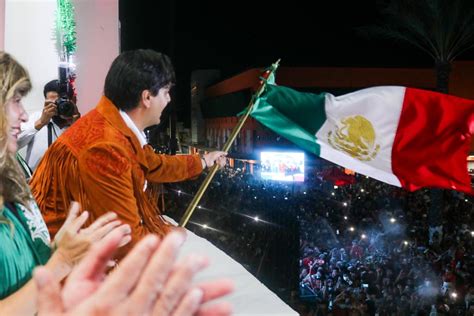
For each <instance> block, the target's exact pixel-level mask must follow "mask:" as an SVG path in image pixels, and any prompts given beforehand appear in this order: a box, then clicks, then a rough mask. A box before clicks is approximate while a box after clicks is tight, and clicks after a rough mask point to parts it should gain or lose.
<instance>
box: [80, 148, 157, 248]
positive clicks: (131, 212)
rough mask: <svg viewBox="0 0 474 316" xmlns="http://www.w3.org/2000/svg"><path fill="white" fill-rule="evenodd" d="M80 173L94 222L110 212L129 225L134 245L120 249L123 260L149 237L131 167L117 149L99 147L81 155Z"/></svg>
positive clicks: (126, 158)
mask: <svg viewBox="0 0 474 316" xmlns="http://www.w3.org/2000/svg"><path fill="white" fill-rule="evenodd" d="M78 164H79V171H80V174H81V178H82V179H83V185H84V188H83V190H84V192H85V193H86V194H85V196H86V203H85V205H84V209H85V210H88V211H89V212H90V215H91V220H95V219H97V218H98V217H99V216H100V215H102V214H105V213H107V212H115V213H117V215H118V219H119V220H120V221H122V223H124V224H129V225H130V228H131V229H132V241H131V242H130V243H129V244H128V245H127V246H125V247H122V248H121V249H120V253H119V255H118V257H123V256H124V255H125V254H126V253H127V252H128V250H129V249H131V247H133V245H134V244H135V243H136V242H138V241H139V240H140V239H141V238H142V237H143V236H144V235H146V234H147V233H149V231H148V230H147V228H146V227H145V226H144V225H143V221H142V220H141V217H140V211H139V209H138V205H137V201H136V199H135V196H134V188H133V185H134V184H133V179H132V170H131V168H132V164H131V162H130V160H129V158H128V157H127V155H126V154H125V152H124V151H123V150H122V149H121V148H120V147H118V146H115V145H111V144H100V145H97V146H95V147H92V148H90V149H89V150H87V151H86V152H85V153H84V154H82V155H81V157H80V159H79V161H78Z"/></svg>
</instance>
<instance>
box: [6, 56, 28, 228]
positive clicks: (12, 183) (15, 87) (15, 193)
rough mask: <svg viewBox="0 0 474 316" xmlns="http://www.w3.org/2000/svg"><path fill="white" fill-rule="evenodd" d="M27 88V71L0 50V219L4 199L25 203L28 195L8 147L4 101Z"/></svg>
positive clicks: (25, 91) (7, 124)
mask: <svg viewBox="0 0 474 316" xmlns="http://www.w3.org/2000/svg"><path fill="white" fill-rule="evenodd" d="M30 90H31V82H30V78H29V76H28V73H27V71H26V70H25V68H23V67H22V66H21V65H20V64H19V63H18V62H17V61H16V60H15V59H14V58H13V57H12V56H10V55H9V54H7V53H5V52H2V51H0V222H6V219H5V217H4V216H3V214H2V213H3V212H2V210H3V204H4V202H11V203H13V202H15V203H20V204H22V205H24V206H25V207H28V205H29V201H30V200H31V199H32V197H31V193H30V190H29V187H28V184H27V183H26V178H25V175H24V173H23V172H22V170H21V169H20V166H19V164H18V161H17V160H16V157H15V153H11V152H10V151H9V150H8V135H9V133H10V126H9V122H8V115H7V114H8V113H7V107H6V104H7V102H8V101H9V100H11V99H12V98H13V97H15V96H24V95H26V94H27V93H28V92H29V91H30Z"/></svg>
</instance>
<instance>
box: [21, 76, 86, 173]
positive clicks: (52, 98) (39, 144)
mask: <svg viewBox="0 0 474 316" xmlns="http://www.w3.org/2000/svg"><path fill="white" fill-rule="evenodd" d="M66 90H67V92H66V93H65V96H62V95H61V96H60V94H61V89H60V86H59V81H58V80H51V81H50V82H48V83H47V84H46V85H45V86H44V89H43V95H44V98H45V102H44V108H43V110H42V111H38V112H35V113H32V114H31V116H30V119H29V120H28V122H26V123H24V124H22V126H21V133H20V135H19V136H18V145H19V148H20V149H21V148H23V147H25V146H27V148H26V153H25V154H24V159H25V161H26V163H27V164H28V166H29V167H30V168H31V170H32V171H34V170H35V169H36V166H37V165H38V163H39V161H40V160H41V158H42V157H43V155H44V153H45V152H46V150H47V149H48V147H49V146H50V145H51V144H52V143H53V142H54V141H55V140H56V139H57V138H58V137H59V136H60V135H61V134H62V133H63V132H64V131H65V130H66V129H67V128H68V127H69V126H71V125H72V123H74V122H75V121H76V120H77V119H78V118H79V117H80V114H79V111H78V109H77V107H76V106H75V104H74V102H71V101H69V108H70V110H69V111H64V110H63V112H64V113H58V104H59V102H58V100H61V101H62V102H63V103H64V100H65V99H68V100H73V99H74V93H73V89H72V87H71V86H70V85H69V87H68V89H66ZM60 97H61V99H60ZM66 110H67V109H66Z"/></svg>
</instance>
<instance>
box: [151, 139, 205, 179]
mask: <svg viewBox="0 0 474 316" xmlns="http://www.w3.org/2000/svg"><path fill="white" fill-rule="evenodd" d="M143 149H144V150H145V155H146V159H147V162H148V174H147V175H146V179H147V180H148V181H150V182H155V183H169V182H179V181H184V180H188V179H192V178H195V177H197V176H198V175H199V174H201V172H202V162H201V159H200V157H199V155H177V156H169V155H162V154H157V153H155V152H154V151H153V149H152V148H151V146H149V145H146V146H145V147H144V148H143Z"/></svg>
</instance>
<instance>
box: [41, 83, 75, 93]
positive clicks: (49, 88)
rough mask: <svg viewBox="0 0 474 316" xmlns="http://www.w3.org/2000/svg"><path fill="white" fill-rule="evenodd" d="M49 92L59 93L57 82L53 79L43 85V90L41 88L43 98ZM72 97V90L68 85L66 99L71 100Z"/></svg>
mask: <svg viewBox="0 0 474 316" xmlns="http://www.w3.org/2000/svg"><path fill="white" fill-rule="evenodd" d="M51 91H52V92H57V93H59V80H57V79H53V80H51V81H50V82H48V83H47V84H45V85H44V88H43V95H44V97H45V98H46V94H47V93H48V92H51ZM73 95H74V90H73V89H72V85H71V84H70V83H69V90H68V97H69V98H72V96H73Z"/></svg>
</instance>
